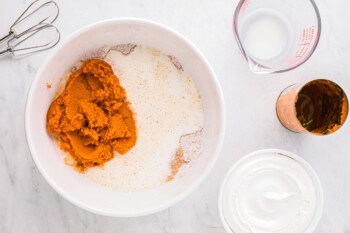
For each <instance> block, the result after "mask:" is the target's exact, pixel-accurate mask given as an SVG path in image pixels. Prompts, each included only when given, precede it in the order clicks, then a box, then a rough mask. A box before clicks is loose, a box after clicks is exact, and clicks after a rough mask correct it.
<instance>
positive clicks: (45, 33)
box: [0, 0, 60, 57]
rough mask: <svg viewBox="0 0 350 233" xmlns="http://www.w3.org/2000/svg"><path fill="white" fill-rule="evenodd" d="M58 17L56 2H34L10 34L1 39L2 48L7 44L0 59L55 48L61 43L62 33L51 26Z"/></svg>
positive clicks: (40, 0) (11, 28)
mask: <svg viewBox="0 0 350 233" xmlns="http://www.w3.org/2000/svg"><path fill="white" fill-rule="evenodd" d="M50 11H51V12H50ZM58 15H59V8H58V5H57V3H56V2H54V1H47V0H46V1H42V0H36V1H34V2H33V3H32V4H30V5H29V6H28V8H27V9H26V10H25V11H24V12H23V13H22V14H21V15H20V16H19V18H18V19H17V20H16V21H15V22H14V23H13V24H12V26H11V27H10V31H9V34H8V35H6V36H5V37H3V38H1V39H0V46H1V45H2V44H5V43H6V48H5V50H3V51H1V50H0V57H3V56H6V55H8V54H12V55H13V56H14V57H19V56H24V55H29V54H33V53H36V52H40V51H44V50H48V49H50V48H52V47H54V46H55V45H56V44H57V43H58V42H59V41H60V33H59V31H58V29H57V28H56V27H55V26H53V25H51V24H52V23H53V22H54V21H55V20H56V19H57V17H58Z"/></svg>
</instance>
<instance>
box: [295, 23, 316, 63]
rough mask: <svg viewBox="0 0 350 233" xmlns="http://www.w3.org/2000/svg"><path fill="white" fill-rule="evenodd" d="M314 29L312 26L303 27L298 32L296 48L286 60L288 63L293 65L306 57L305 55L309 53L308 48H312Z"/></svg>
mask: <svg viewBox="0 0 350 233" xmlns="http://www.w3.org/2000/svg"><path fill="white" fill-rule="evenodd" d="M316 30H317V29H315V27H314V26H312V27H308V28H304V29H303V31H302V32H301V33H300V41H299V44H298V49H297V51H296V52H295V53H294V55H293V57H292V58H291V59H290V60H289V61H288V64H289V65H294V64H296V63H299V62H301V61H303V60H305V59H307V55H308V54H309V53H310V49H312V45H313V40H314V39H315V35H316V33H315V32H316Z"/></svg>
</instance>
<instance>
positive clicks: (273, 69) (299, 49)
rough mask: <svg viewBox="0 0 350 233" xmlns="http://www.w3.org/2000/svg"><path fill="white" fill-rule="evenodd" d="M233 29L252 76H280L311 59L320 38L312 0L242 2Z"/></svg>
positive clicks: (315, 8) (317, 13)
mask: <svg viewBox="0 0 350 233" xmlns="http://www.w3.org/2000/svg"><path fill="white" fill-rule="evenodd" d="M233 30H234V34H235V37H236V40H237V43H238V46H239V48H240V50H241V52H242V54H243V55H244V57H245V59H246V60H247V62H248V64H249V67H250V69H251V70H252V71H253V72H254V73H260V74H261V73H280V72H285V71H289V70H292V69H294V68H296V67H298V66H300V65H302V64H303V63H304V62H306V61H307V60H308V59H309V58H310V57H311V55H312V54H313V52H314V51H315V49H316V47H317V44H318V41H319V38H320V35H321V18H320V14H319V11H318V9H317V6H316V4H315V2H314V1H313V0H278V1H276V0H241V1H240V2H239V3H238V6H237V8H236V11H235V14H234V19H233Z"/></svg>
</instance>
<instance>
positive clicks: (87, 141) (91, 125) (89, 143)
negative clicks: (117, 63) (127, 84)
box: [47, 59, 137, 172]
mask: <svg viewBox="0 0 350 233" xmlns="http://www.w3.org/2000/svg"><path fill="white" fill-rule="evenodd" d="M47 130H48V132H49V133H50V134H51V135H53V136H55V137H56V138H57V139H58V140H59V143H60V148H61V149H62V150H64V151H66V152H68V153H69V155H71V157H72V158H73V159H74V161H75V164H74V166H75V168H76V169H77V170H78V171H80V172H84V171H85V169H86V168H89V167H94V166H99V165H103V164H104V163H106V162H107V161H109V160H111V159H113V157H114V154H113V151H117V152H118V153H119V154H121V155H123V154H125V153H126V152H128V151H129V150H130V149H131V148H132V147H133V146H134V145H135V143H136V138H137V134H136V126H135V119H134V115H133V112H132V111H131V109H130V107H129V103H128V101H127V98H126V93H125V90H124V88H123V87H122V86H121V85H120V83H119V79H118V78H117V76H116V75H115V74H114V73H113V70H112V67H111V66H110V65H109V64H108V63H107V62H105V61H102V60H99V59H91V60H88V61H86V62H84V63H83V65H82V67H81V68H80V69H78V70H77V71H76V72H74V73H73V74H71V75H70V77H69V80H68V82H67V84H66V87H65V90H64V91H63V93H62V94H61V95H59V96H58V97H57V98H56V99H55V100H54V101H53V102H52V103H51V106H50V108H49V110H48V112H47Z"/></svg>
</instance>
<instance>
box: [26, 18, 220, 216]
mask: <svg viewBox="0 0 350 233" xmlns="http://www.w3.org/2000/svg"><path fill="white" fill-rule="evenodd" d="M110 23H117V24H130V23H138V24H140V25H150V26H156V27H159V28H161V29H162V30H164V31H166V32H167V33H170V34H172V36H175V37H177V38H178V39H180V40H181V41H182V42H183V43H185V44H187V45H188V46H189V47H191V49H192V51H193V52H194V53H195V54H196V56H198V58H199V59H200V60H201V62H203V63H204V65H205V66H206V67H207V68H208V70H209V72H210V78H211V79H212V81H213V83H214V85H213V86H212V88H213V89H215V90H216V92H217V93H218V99H219V106H218V107H219V112H218V115H219V121H220V122H219V134H218V143H217V145H215V146H214V153H213V156H212V157H211V159H210V161H209V162H208V165H207V168H206V169H205V171H204V172H203V173H202V174H201V175H200V176H199V178H198V179H197V180H196V181H195V182H193V183H192V184H191V185H190V186H189V187H188V188H187V189H186V190H184V191H183V192H181V193H180V194H179V195H177V196H175V197H174V198H173V199H170V200H168V201H166V202H165V203H164V204H161V205H157V206H155V207H153V208H149V209H147V210H141V211H129V212H127V213H121V212H114V211H112V212H109V211H104V210H102V209H97V208H92V207H90V206H89V205H86V204H84V203H82V202H80V201H79V200H77V199H75V198H73V197H72V196H71V195H70V194H68V193H67V192H66V191H65V190H63V189H62V188H61V187H60V186H59V185H57V184H56V182H55V181H54V180H53V179H52V178H51V177H50V176H49V175H48V174H47V173H46V169H45V168H44V167H43V166H42V164H41V163H40V161H39V159H38V158H37V156H36V154H37V153H38V152H37V151H36V149H35V146H34V139H33V138H32V137H30V136H29V135H31V133H30V131H29V120H30V115H29V111H30V108H31V106H32V104H33V96H34V89H35V88H36V87H37V86H38V82H39V77H40V76H41V75H42V73H43V71H44V68H45V67H46V66H47V64H48V63H49V61H50V60H51V59H52V58H53V57H54V56H55V55H56V53H57V52H58V51H59V50H60V49H61V48H62V47H64V46H65V45H66V44H68V43H70V42H71V41H72V40H73V39H75V38H76V37H78V36H79V35H80V34H82V33H84V32H86V31H88V30H92V29H94V28H97V27H100V26H103V25H105V24H110ZM24 120H25V134H26V140H27V144H28V147H29V150H30V154H31V157H32V159H33V161H34V163H35V165H36V167H37V168H38V170H39V171H40V173H41V175H42V176H43V177H44V179H45V180H46V182H47V183H49V185H50V186H51V187H52V188H53V189H54V190H55V191H56V192H57V193H58V194H59V195H61V196H62V197H63V198H64V199H65V200H67V201H69V202H70V203H72V204H74V205H76V206H78V207H80V208H82V209H84V210H87V211H90V212H92V213H95V214H100V215H104V216H110V217H139V216H145V215H150V214H153V213H156V212H159V211H162V210H164V209H167V208H169V207H171V206H173V205H175V204H176V203H178V202H180V201H181V200H183V199H184V198H185V197H187V196H188V195H189V194H190V193H192V192H193V191H194V190H195V189H196V188H197V187H198V186H199V185H200V184H201V183H202V182H203V181H204V180H205V179H206V177H207V176H208V174H209V173H210V171H211V170H212V169H213V167H214V165H215V162H216V160H217V159H218V156H219V153H220V151H221V148H222V145H223V141H224V135H225V125H226V110H225V102H224V96H223V93H222V89H221V86H220V84H219V81H218V78H217V76H216V74H215V72H214V70H213V68H212V67H211V65H210V64H209V62H208V61H207V59H206V58H205V57H204V55H203V54H202V53H201V52H200V50H199V49H198V48H197V47H196V46H195V45H194V44H193V43H192V42H191V41H189V40H188V39H187V38H185V37H184V36H183V35H182V34H180V33H179V32H177V31H175V30H173V29H171V28H169V27H168V26H165V25H163V24H160V23H157V22H154V21H151V20H146V19H141V18H133V17H121V18H112V19H107V20H101V21H98V22H95V23H92V24H89V25H87V26H84V27H82V28H80V29H78V30H76V31H75V32H73V33H72V34H70V35H69V36H67V37H66V38H65V39H64V40H63V41H62V42H61V43H60V44H59V45H58V46H57V47H56V48H55V49H54V51H53V52H52V53H51V54H50V55H49V56H48V57H47V58H46V60H45V61H44V62H43V63H42V65H41V66H40V68H39V70H38V71H37V73H36V75H35V77H34V79H33V81H32V84H31V86H30V89H29V92H28V95H27V101H26V106H25V119H24Z"/></svg>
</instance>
